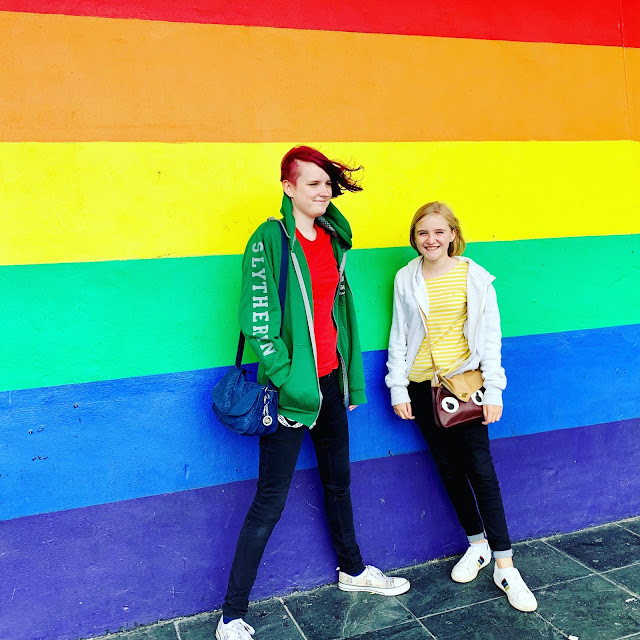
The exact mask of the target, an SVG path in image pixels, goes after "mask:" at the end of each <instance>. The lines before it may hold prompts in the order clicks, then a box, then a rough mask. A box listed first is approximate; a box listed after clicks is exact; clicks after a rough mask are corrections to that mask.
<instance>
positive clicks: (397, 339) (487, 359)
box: [385, 256, 507, 406]
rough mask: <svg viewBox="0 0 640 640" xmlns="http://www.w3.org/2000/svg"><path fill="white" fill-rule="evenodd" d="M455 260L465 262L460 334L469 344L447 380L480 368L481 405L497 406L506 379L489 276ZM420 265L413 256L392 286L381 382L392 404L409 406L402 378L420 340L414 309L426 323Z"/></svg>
mask: <svg viewBox="0 0 640 640" xmlns="http://www.w3.org/2000/svg"><path fill="white" fill-rule="evenodd" d="M456 258H457V259H458V260H462V261H464V262H468V263H469V271H468V273H467V320H466V322H465V323H464V329H463V331H464V336H465V338H466V339H467V341H468V342H469V351H471V357H470V358H469V359H468V360H467V361H466V362H464V363H463V364H461V365H460V366H459V367H458V368H457V369H455V371H452V372H451V374H450V376H448V377H451V376H454V375H457V374H459V373H463V372H464V371H471V370H473V369H480V371H481V372H482V377H483V378H484V388H485V394H484V401H483V404H492V405H498V406H502V390H503V389H504V388H505V387H506V386H507V378H506V376H505V373H504V369H503V368H502V365H501V354H500V349H501V346H502V334H501V331H500V312H499V311H498V301H497V298H496V291H495V289H494V288H493V285H492V284H491V283H492V282H493V281H494V280H495V277H494V276H492V275H491V274H490V273H489V272H488V271H487V270H486V269H484V268H483V267H481V266H480V265H479V264H477V263H476V262H474V261H473V260H470V259H469V258H466V257H463V256H456ZM422 260H423V258H422V256H418V257H417V258H414V259H413V260H411V262H409V264H408V265H407V266H405V267H402V269H400V271H398V273H397V274H396V278H395V282H394V288H393V320H392V322H391V335H390V336H389V360H388V362H387V367H388V369H389V373H388V374H387V376H386V377H385V382H386V384H387V387H389V389H391V404H392V405H395V404H401V403H403V402H410V399H409V392H408V391H407V386H408V385H409V378H408V376H409V372H410V371H411V367H412V366H413V361H414V360H415V357H416V354H417V353H418V349H419V348H420V345H421V344H422V342H423V340H424V338H425V335H426V326H425V323H424V319H423V317H422V314H421V313H420V309H422V312H423V313H424V316H425V317H426V318H428V317H429V298H428V296H427V287H426V286H425V284H424V278H423V277H422Z"/></svg>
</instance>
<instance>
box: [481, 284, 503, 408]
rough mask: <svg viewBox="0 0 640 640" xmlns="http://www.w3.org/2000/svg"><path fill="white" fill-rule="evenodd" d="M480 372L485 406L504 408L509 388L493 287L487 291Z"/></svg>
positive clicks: (490, 286)
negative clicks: (503, 399) (503, 393)
mask: <svg viewBox="0 0 640 640" xmlns="http://www.w3.org/2000/svg"><path fill="white" fill-rule="evenodd" d="M480 370H481V371H482V377H483V378H484V388H485V394H484V402H483V404H485V405H495V406H500V407H501V406H502V391H503V389H504V388H505V387H506V386H507V377H506V375H505V373H504V369H503V367H502V331H501V329H500V311H499V309H498V299H497V296H496V290H495V289H494V287H493V285H491V284H490V285H489V287H488V289H487V302H486V307H485V348H484V354H483V356H482V359H481V360H480Z"/></svg>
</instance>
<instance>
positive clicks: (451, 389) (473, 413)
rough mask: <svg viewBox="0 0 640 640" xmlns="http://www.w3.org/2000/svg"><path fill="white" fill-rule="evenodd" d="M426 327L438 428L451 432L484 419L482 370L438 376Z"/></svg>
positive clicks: (434, 410) (432, 393)
mask: <svg viewBox="0 0 640 640" xmlns="http://www.w3.org/2000/svg"><path fill="white" fill-rule="evenodd" d="M425 324H426V325H427V332H426V338H427V341H428V342H429V355H430V356H431V364H432V366H433V379H432V380H431V404H432V406H433V420H434V422H435V423H436V426H437V427H440V428H441V429H448V428H449V427H458V426H462V425H465V424H470V423H472V422H478V420H482V419H483V418H484V414H483V410H482V400H483V398H484V386H483V385H484V380H483V378H482V373H481V372H480V370H479V369H474V370H473V371H465V372H464V373H459V374H458V375H457V376H452V377H451V378H445V377H442V376H440V375H438V368H437V367H436V362H435V360H434V359H433V351H432V350H431V340H430V338H429V326H428V323H427V319H426V317H425Z"/></svg>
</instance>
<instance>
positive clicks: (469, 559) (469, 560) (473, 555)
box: [460, 547, 484, 566]
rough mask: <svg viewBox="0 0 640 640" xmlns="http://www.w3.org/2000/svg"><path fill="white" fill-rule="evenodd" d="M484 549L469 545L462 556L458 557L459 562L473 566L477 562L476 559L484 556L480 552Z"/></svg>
mask: <svg viewBox="0 0 640 640" xmlns="http://www.w3.org/2000/svg"><path fill="white" fill-rule="evenodd" d="M483 551H484V549H482V550H481V549H477V550H476V549H474V548H473V547H469V548H468V549H467V550H466V551H465V552H464V555H463V556H462V558H460V564H462V565H463V566H469V565H470V566H475V565H477V564H478V560H479V559H480V557H482V558H484V554H483V553H482V552H483Z"/></svg>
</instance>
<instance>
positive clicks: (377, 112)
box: [0, 13, 630, 142]
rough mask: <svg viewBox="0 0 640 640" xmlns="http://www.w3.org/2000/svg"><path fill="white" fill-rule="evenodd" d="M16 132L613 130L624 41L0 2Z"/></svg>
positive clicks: (7, 91)
mask: <svg viewBox="0 0 640 640" xmlns="http://www.w3.org/2000/svg"><path fill="white" fill-rule="evenodd" d="M0 41H1V42H3V45H4V48H5V51H8V52H9V56H7V58H6V59H5V62H4V64H3V65H2V73H1V75H0V95H2V96H5V97H6V99H5V100H4V101H3V102H2V103H1V104H0V123H1V124H0V127H1V128H0V137H1V139H2V140H6V141H89V140H110V141H115V140H122V141H167V142H174V141H216V142H273V141H298V140H317V141H322V140H340V141H345V142H347V141H373V140H375V141H400V140H402V141H430V140H528V139H538V140H616V139H625V138H628V137H629V136H630V132H629V129H628V122H629V117H628V112H627V95H626V91H625V72H624V60H623V56H624V52H623V49H622V48H620V47H599V46H586V45H563V44H541V43H521V42H505V41H484V40H464V39H446V38H431V37H420V36H393V35H378V34H357V33H335V32H322V31H296V30H286V29H270V28H261V27H237V26H220V25H201V24H178V23H163V22H144V21H134V20H116V19H104V18H84V17H69V16H54V15H32V14H19V13H3V14H0Z"/></svg>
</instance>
